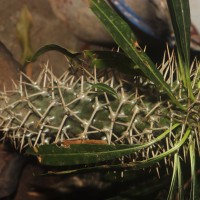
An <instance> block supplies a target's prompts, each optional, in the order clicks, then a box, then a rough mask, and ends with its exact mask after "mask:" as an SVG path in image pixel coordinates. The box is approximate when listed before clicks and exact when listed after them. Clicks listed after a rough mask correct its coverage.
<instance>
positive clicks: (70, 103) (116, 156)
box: [0, 0, 200, 199]
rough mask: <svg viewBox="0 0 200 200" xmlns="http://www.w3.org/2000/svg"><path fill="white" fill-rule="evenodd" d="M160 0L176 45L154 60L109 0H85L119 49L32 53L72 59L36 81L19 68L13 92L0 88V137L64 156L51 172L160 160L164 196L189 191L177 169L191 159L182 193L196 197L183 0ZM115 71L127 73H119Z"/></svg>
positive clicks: (195, 117) (131, 166)
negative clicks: (61, 70) (167, 180)
mask: <svg viewBox="0 0 200 200" xmlns="http://www.w3.org/2000/svg"><path fill="white" fill-rule="evenodd" d="M167 2H168V6H169V10H170V14H171V17H172V22H173V23H172V24H173V27H174V32H175V37H176V44H177V55H174V54H172V55H169V53H168V59H167V60H164V61H163V64H162V65H161V66H160V67H159V68H157V67H156V65H155V64H154V63H153V62H152V61H151V59H150V58H149V57H148V56H147V55H146V54H145V52H144V51H143V49H142V48H141V47H140V46H139V45H138V43H137V39H136V37H135V36H134V33H133V32H132V30H131V29H130V28H129V26H128V25H127V24H126V23H125V22H124V21H123V20H122V19H121V18H120V17H119V16H118V15H117V14H116V13H115V12H114V11H113V10H112V9H111V8H110V7H109V6H108V4H107V3H106V2H105V1H98V0H91V1H90V5H91V9H92V10H93V11H94V13H95V14H96V15H97V17H98V18H99V19H100V20H101V21H102V23H103V24H104V25H105V27H106V28H107V29H108V31H109V32H110V33H111V35H112V37H113V39H114V40H115V41H116V43H117V44H118V45H119V47H120V48H121V49H122V50H123V53H119V52H109V51H107V52H106V51H105V52H99V51H84V52H82V53H75V54H73V53H71V52H69V51H67V50H66V49H64V48H62V47H59V46H57V45H48V46H45V47H43V48H41V49H40V50H39V51H38V52H36V54H35V55H34V56H33V59H32V60H34V59H36V58H37V57H38V56H40V55H41V54H43V53H45V52H46V51H49V50H57V51H60V52H62V53H63V54H65V55H66V56H67V57H68V58H69V59H70V63H71V65H72V68H71V69H70V70H69V71H67V72H66V73H65V74H63V76H62V77H60V78H56V77H55V76H54V75H53V73H52V72H51V71H50V70H49V69H48V68H44V70H43V72H42V73H41V74H40V76H39V77H38V80H37V81H36V82H33V81H32V80H31V79H30V78H29V77H27V76H26V75H23V74H22V76H21V82H20V84H19V86H18V87H17V88H16V91H15V92H14V93H13V91H11V94H9V92H6V93H2V95H1V97H2V99H3V101H4V104H3V106H1V110H0V111H1V120H0V127H1V130H2V131H3V139H5V138H10V140H11V141H12V142H13V143H14V145H15V147H16V148H19V149H21V150H23V149H24V147H26V146H30V148H28V149H25V153H26V154H31V155H34V156H36V157H37V158H38V160H39V161H40V163H41V164H44V165H50V166H58V167H60V166H64V167H69V166H72V167H71V168H67V169H68V170H66V171H56V172H51V173H55V174H66V173H73V172H76V173H79V172H84V171H92V170H105V169H106V170H111V171H112V170H124V172H126V173H128V175H129V176H130V174H131V173H130V172H132V171H131V170H139V169H144V168H150V169H153V168H154V169H156V170H158V169H159V168H161V169H162V168H167V171H165V173H166V172H168V171H169V173H170V171H171V170H170V169H171V167H172V169H173V172H172V181H171V185H170V189H169V194H168V199H173V198H174V194H175V193H176V192H177V193H178V195H179V199H183V198H184V195H185V196H187V195H188V192H186V194H184V181H185V180H184V179H183V176H185V175H184V169H185V167H188V165H189V168H190V171H191V180H190V185H191V187H190V192H189V193H190V199H198V198H199V193H198V190H197V187H198V183H197V178H198V176H197V175H198V174H197V164H198V162H199V142H198V141H199V132H200V130H199V117H200V116H199V115H200V114H199V113H200V107H199V100H200V99H199V87H200V86H199V85H200V84H199V83H200V74H199V65H198V62H194V63H193V64H192V66H191V67H190V54H189V52H190V48H189V44H190V34H189V29H190V18H189V2H188V1H185V0H179V1H177V0H168V1H167ZM175 56H177V58H178V59H176V58H175ZM119 61H123V62H119ZM85 66H87V67H88V66H89V67H92V68H93V69H91V71H90V70H88V71H87V70H85V68H84V67H85ZM105 67H109V69H105ZM97 68H101V69H97ZM116 69H117V70H118V71H117V72H116ZM97 70H100V71H98V73H97ZM119 71H120V72H123V73H126V74H130V73H132V76H131V77H128V78H129V80H128V79H127V80H126V79H125V78H124V76H123V77H121V76H122V74H120V73H119ZM108 72H109V73H108ZM78 73H81V75H80V76H78V75H77V74H78ZM76 77H78V80H77V81H75V78H76ZM125 77H127V76H125ZM55 116H56V118H55ZM54 118H55V119H54ZM102 140H103V141H105V142H102ZM86 141H87V142H86ZM88 141H89V142H88ZM45 143H47V144H45ZM52 143H55V144H52ZM76 143H79V144H76ZM38 145H39V146H38ZM122 158H123V159H122ZM102 162H103V163H102ZM188 163H189V164H188ZM83 165H84V166H83ZM85 165H86V166H85ZM187 170H188V168H187ZM158 171H159V170H158ZM161 171H162V170H161ZM165 173H164V174H165ZM186 175H187V176H188V173H186ZM135 192H136V191H135V190H134V191H132V192H131V193H135Z"/></svg>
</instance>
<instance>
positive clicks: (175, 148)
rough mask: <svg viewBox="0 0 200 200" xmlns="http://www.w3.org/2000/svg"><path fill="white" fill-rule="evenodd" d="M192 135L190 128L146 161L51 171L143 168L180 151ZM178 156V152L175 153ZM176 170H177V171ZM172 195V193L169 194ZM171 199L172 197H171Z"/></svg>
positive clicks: (72, 171)
mask: <svg viewBox="0 0 200 200" xmlns="http://www.w3.org/2000/svg"><path fill="white" fill-rule="evenodd" d="M189 136H190V130H189V129H188V130H187V131H186V133H185V135H184V136H183V138H182V139H181V140H180V141H179V142H178V143H177V144H175V145H174V146H173V147H172V148H171V149H169V150H168V151H166V152H164V153H162V154H160V155H157V156H155V157H153V158H149V159H147V160H144V161H137V162H131V163H122V164H117V165H100V166H95V167H87V168H80V169H73V170H67V171H59V172H49V173H51V174H69V173H77V172H88V171H93V170H94V171H95V170H123V169H136V170H137V169H143V168H146V167H149V166H152V165H154V164H156V163H157V162H159V161H160V160H162V159H163V158H164V157H166V156H169V155H171V154H172V153H174V152H176V151H178V150H179V149H180V147H181V146H182V145H183V144H184V143H185V141H186V140H187V139H188V137H189ZM175 156H176V154H175ZM176 159H177V158H175V163H176V164H175V165H176V168H174V178H173V179H172V184H173V185H174V181H175V180H176V178H177V167H178V166H177V160H176ZM175 170H176V171H175ZM173 185H172V186H171V187H170V189H171V192H172V193H173V191H172V189H173V188H174V187H173ZM169 196H171V195H169ZM169 199H170V198H169Z"/></svg>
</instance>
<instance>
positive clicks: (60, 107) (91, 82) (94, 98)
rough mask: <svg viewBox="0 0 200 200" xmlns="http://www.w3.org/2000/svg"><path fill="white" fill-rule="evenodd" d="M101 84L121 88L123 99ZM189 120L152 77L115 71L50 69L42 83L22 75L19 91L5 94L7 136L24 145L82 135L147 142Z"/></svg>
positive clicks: (0, 122) (2, 123)
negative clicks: (127, 76) (127, 75)
mask: <svg viewBox="0 0 200 200" xmlns="http://www.w3.org/2000/svg"><path fill="white" fill-rule="evenodd" d="M98 84H101V86H104V85H107V86H109V87H110V88H112V89H113V90H115V92H116V94H117V97H115V96H113V95H111V94H109V93H108V92H106V91H105V90H100V89H99V87H97V85H98ZM183 118H184V115H182V116H179V115H178V110H177V111H174V110H173V109H172V107H171V105H170V103H169V102H168V98H167V97H166V96H165V95H164V94H162V92H160V91H158V89H157V88H156V87H155V85H154V84H152V83H151V82H150V81H148V80H146V79H144V78H139V77H135V78H133V79H132V80H130V81H127V80H125V79H123V77H121V76H120V74H119V73H117V72H115V71H113V70H109V69H108V70H105V71H97V70H96V69H95V68H94V69H93V70H92V71H87V70H85V69H83V68H81V69H76V70H75V69H73V68H70V69H69V70H67V71H66V72H65V73H64V74H63V75H62V76H61V77H59V78H57V77H56V76H55V75H54V74H53V72H52V71H51V70H50V69H49V68H48V67H45V68H44V69H43V70H42V72H41V73H40V75H39V76H38V79H37V80H36V81H32V80H31V79H30V78H28V77H27V76H26V75H24V74H21V79H20V83H19V85H18V86H16V90H14V91H7V92H2V93H1V107H0V129H1V131H2V133H3V134H2V139H6V138H9V139H10V141H12V143H13V144H14V146H15V147H16V148H18V149H23V148H24V147H26V146H28V145H29V146H35V145H41V144H50V143H62V142H63V141H64V140H76V139H87V140H88V139H93V140H94V139H95V140H105V141H106V142H107V143H108V144H116V143H118V144H143V143H145V142H148V141H151V140H152V139H154V138H155V137H157V136H158V135H159V134H161V133H163V132H164V131H165V130H167V129H169V127H170V125H172V124H173V122H176V121H179V122H181V120H182V119H183ZM170 140H171V139H170ZM168 143H169V144H168V145H170V141H168ZM161 149H162V148H161V146H160V147H159V148H157V151H160V150H161Z"/></svg>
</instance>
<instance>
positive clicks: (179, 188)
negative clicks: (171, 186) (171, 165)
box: [178, 156, 184, 200]
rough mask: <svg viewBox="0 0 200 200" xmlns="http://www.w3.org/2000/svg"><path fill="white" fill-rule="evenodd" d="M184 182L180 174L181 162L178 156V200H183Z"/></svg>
mask: <svg viewBox="0 0 200 200" xmlns="http://www.w3.org/2000/svg"><path fill="white" fill-rule="evenodd" d="M183 187H184V183H183V176H182V169H181V163H180V158H179V156H178V195H179V200H184V188H183Z"/></svg>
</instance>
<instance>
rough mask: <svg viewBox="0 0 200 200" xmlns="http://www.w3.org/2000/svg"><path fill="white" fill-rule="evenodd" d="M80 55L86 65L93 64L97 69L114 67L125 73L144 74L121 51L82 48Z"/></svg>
mask: <svg viewBox="0 0 200 200" xmlns="http://www.w3.org/2000/svg"><path fill="white" fill-rule="evenodd" d="M81 56H82V59H83V60H84V61H86V62H87V63H88V66H91V67H94V66H95V67H96V68H97V69H99V68H100V69H102V68H114V69H117V70H119V71H120V72H122V73H125V74H129V75H131V74H132V75H133V76H144V73H143V72H142V71H141V69H140V68H139V67H138V66H137V65H136V64H135V63H134V62H133V61H132V60H131V59H130V58H129V57H127V56H126V55H125V54H123V53H121V52H116V51H106V50H105V51H93V50H84V51H83V52H82V54H81Z"/></svg>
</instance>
